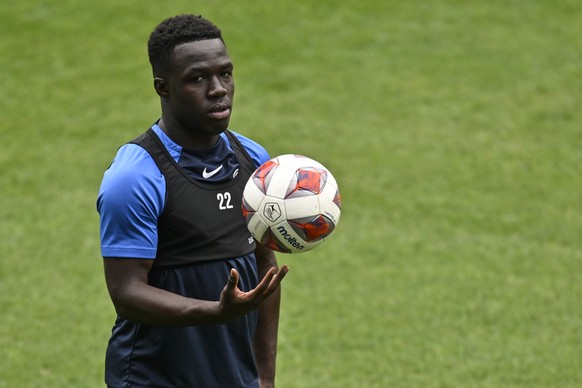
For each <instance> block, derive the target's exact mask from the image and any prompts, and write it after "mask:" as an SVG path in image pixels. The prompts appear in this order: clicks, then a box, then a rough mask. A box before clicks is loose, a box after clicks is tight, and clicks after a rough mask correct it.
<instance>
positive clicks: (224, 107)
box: [208, 103, 230, 120]
mask: <svg viewBox="0 0 582 388" xmlns="http://www.w3.org/2000/svg"><path fill="white" fill-rule="evenodd" d="M208 115H209V116H210V117H212V118H213V119H215V120H224V119H226V118H228V117H229V116H230V104H227V103H220V104H214V105H212V106H211V107H210V109H209V110H208Z"/></svg>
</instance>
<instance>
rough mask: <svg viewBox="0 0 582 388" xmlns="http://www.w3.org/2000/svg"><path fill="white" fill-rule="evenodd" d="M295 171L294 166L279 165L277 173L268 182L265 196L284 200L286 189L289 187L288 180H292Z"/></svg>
mask: <svg viewBox="0 0 582 388" xmlns="http://www.w3.org/2000/svg"><path fill="white" fill-rule="evenodd" d="M295 170H296V169H295V167H294V166H288V165H279V167H278V168H277V173H276V174H275V175H274V176H273V177H272V179H271V181H270V182H269V186H268V187H267V192H266V195H268V196H270V197H275V198H281V199H284V198H285V194H286V191H287V187H288V186H289V182H290V180H291V179H292V178H293V174H294V173H295Z"/></svg>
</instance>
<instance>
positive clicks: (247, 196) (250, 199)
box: [243, 179, 265, 211]
mask: <svg viewBox="0 0 582 388" xmlns="http://www.w3.org/2000/svg"><path fill="white" fill-rule="evenodd" d="M264 197H265V194H264V193H263V192H262V191H261V189H260V188H259V187H258V186H257V185H256V182H255V181H254V179H249V180H248V182H247V184H246V185H245V189H244V191H243V199H244V200H245V201H246V203H247V205H248V207H247V208H251V209H253V210H255V211H256V209H258V208H259V206H260V205H261V201H262V200H263V198H264Z"/></svg>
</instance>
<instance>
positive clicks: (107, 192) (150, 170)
mask: <svg viewBox="0 0 582 388" xmlns="http://www.w3.org/2000/svg"><path fill="white" fill-rule="evenodd" d="M165 193H166V183H165V179H164V177H163V175H162V173H161V172H160V170H159V169H158V167H157V166H156V164H155V162H154V161H153V159H152V158H151V156H150V155H149V154H148V153H147V151H146V150H144V149H143V148H142V147H140V146H139V145H136V144H126V145H124V146H123V147H121V148H120V149H119V151H118V153H117V155H116V156H115V159H114V160H113V163H112V164H111V166H110V167H109V169H107V171H106V172H105V174H104V175H103V180H102V183H101V187H100V189H99V195H98V197H97V211H98V212H99V218H100V236H101V255H102V256H103V257H119V258H124V257H125V258H143V259H154V258H155V257H156V252H157V244H158V230H157V224H158V218H159V216H160V214H161V212H162V211H163V208H164V201H165Z"/></svg>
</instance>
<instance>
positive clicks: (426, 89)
mask: <svg viewBox="0 0 582 388" xmlns="http://www.w3.org/2000/svg"><path fill="white" fill-rule="evenodd" d="M581 12H582V4H581V3H580V2H579V1H575V0H532V1H518V0H509V1H507V0H506V1H500V0H487V1H485V0H475V1H471V2H464V1H459V0H434V1H429V2H427V1H407V2H402V1H394V0H388V1H382V2H378V1H375V0H359V1H349V0H335V1H332V0H320V1H317V2H313V1H308V0H296V1H277V2H274V1H265V0H258V1H252V2H240V1H234V0H224V1H221V2H215V1H178V0H169V1H164V2H143V1H137V0H127V1H123V2H119V1H112V0H104V1H99V2H88V1H80V0H59V1H54V0H45V1H43V0H37V1H33V0H22V1H12V2H4V3H3V4H2V5H1V6H0V18H1V20H2V23H0V70H1V84H0V85H1V87H2V91H1V93H0V115H1V117H2V120H1V122H0V145H1V146H2V152H0V171H1V174H0V199H1V200H2V206H0V355H1V358H2V362H0V387H100V386H104V384H103V364H104V352H105V347H106V344H107V340H108V338H109V334H110V330H111V326H112V324H113V322H114V319H115V313H114V310H113V306H112V304H111V302H110V300H109V297H108V295H107V291H106V288H105V283H104V278H103V269H102V259H101V256H100V250H99V219H98V215H97V212H96V209H95V200H96V196H97V192H98V189H99V185H100V182H101V178H102V175H103V172H104V171H105V170H106V169H107V167H108V166H109V163H111V161H112V159H113V156H114V155H115V152H116V150H117V148H118V147H119V146H120V145H122V144H124V143H125V142H127V141H129V140H131V139H133V138H134V137H135V136H136V135H138V134H140V133H141V132H143V131H144V130H145V129H146V128H147V127H149V126H150V125H151V124H152V123H153V122H154V121H155V120H156V119H157V118H158V117H159V114H160V109H159V99H158V97H157V95H156V94H155V93H154V90H153V86H152V76H151V70H150V66H149V63H148V59H147V50H146V42H147V39H148V37H149V34H150V32H151V31H152V30H153V28H154V27H155V26H156V25H157V24H158V23H159V22H160V21H161V20H163V19H165V18H166V17H169V16H173V15H175V14H179V13H195V14H202V15H203V16H205V17H207V18H209V19H210V20H212V21H213V22H214V23H216V24H217V25H218V26H219V27H220V28H221V29H222V31H223V36H224V38H225V41H226V43H227V46H228V50H229V54H230V56H231V59H232V60H233V62H234V64H235V72H234V74H235V80H236V90H237V91H236V95H235V104H234V110H233V117H232V119H231V129H233V130H235V131H238V132H240V133H242V134H245V135H247V136H249V137H251V138H253V139H255V140H257V141H259V142H260V143H262V144H263V145H264V146H265V147H267V148H268V150H269V151H270V153H271V155H273V156H275V155H278V154H283V153H298V154H304V155H307V156H310V157H312V158H314V159H316V160H318V161H320V162H321V163H323V164H324V165H325V166H326V167H328V168H329V169H330V170H331V171H332V172H333V174H334V176H335V177H336V178H337V180H338V182H339V185H340V191H341V193H342V199H343V213H342V219H341V221H340V224H339V226H338V228H337V229H336V230H335V231H334V234H333V235H332V236H331V237H330V239H329V240H328V241H326V242H325V243H324V244H323V245H321V246H320V247H318V248H317V249H316V250H314V251H311V252H308V253H304V254H301V255H291V256H286V255H279V256H278V258H279V263H280V264H283V263H285V264H288V265H289V266H290V267H291V272H290V273H289V275H288V276H287V278H286V279H285V282H284V286H283V292H284V295H283V305H282V317H281V324H280V332H279V353H278V374H277V384H278V386H279V387H579V386H582V307H581V304H580V297H581V296H582V275H581V274H580V264H581V261H582V240H581V236H582V221H581V219H582V217H581V215H582V201H580V192H581V190H582V170H581V167H580V166H582V126H581V124H582V109H581V108H582V107H581V101H582V67H581V66H580V64H581V63H582V41H581V39H580V37H581V36H582V23H580V14H581Z"/></svg>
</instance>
